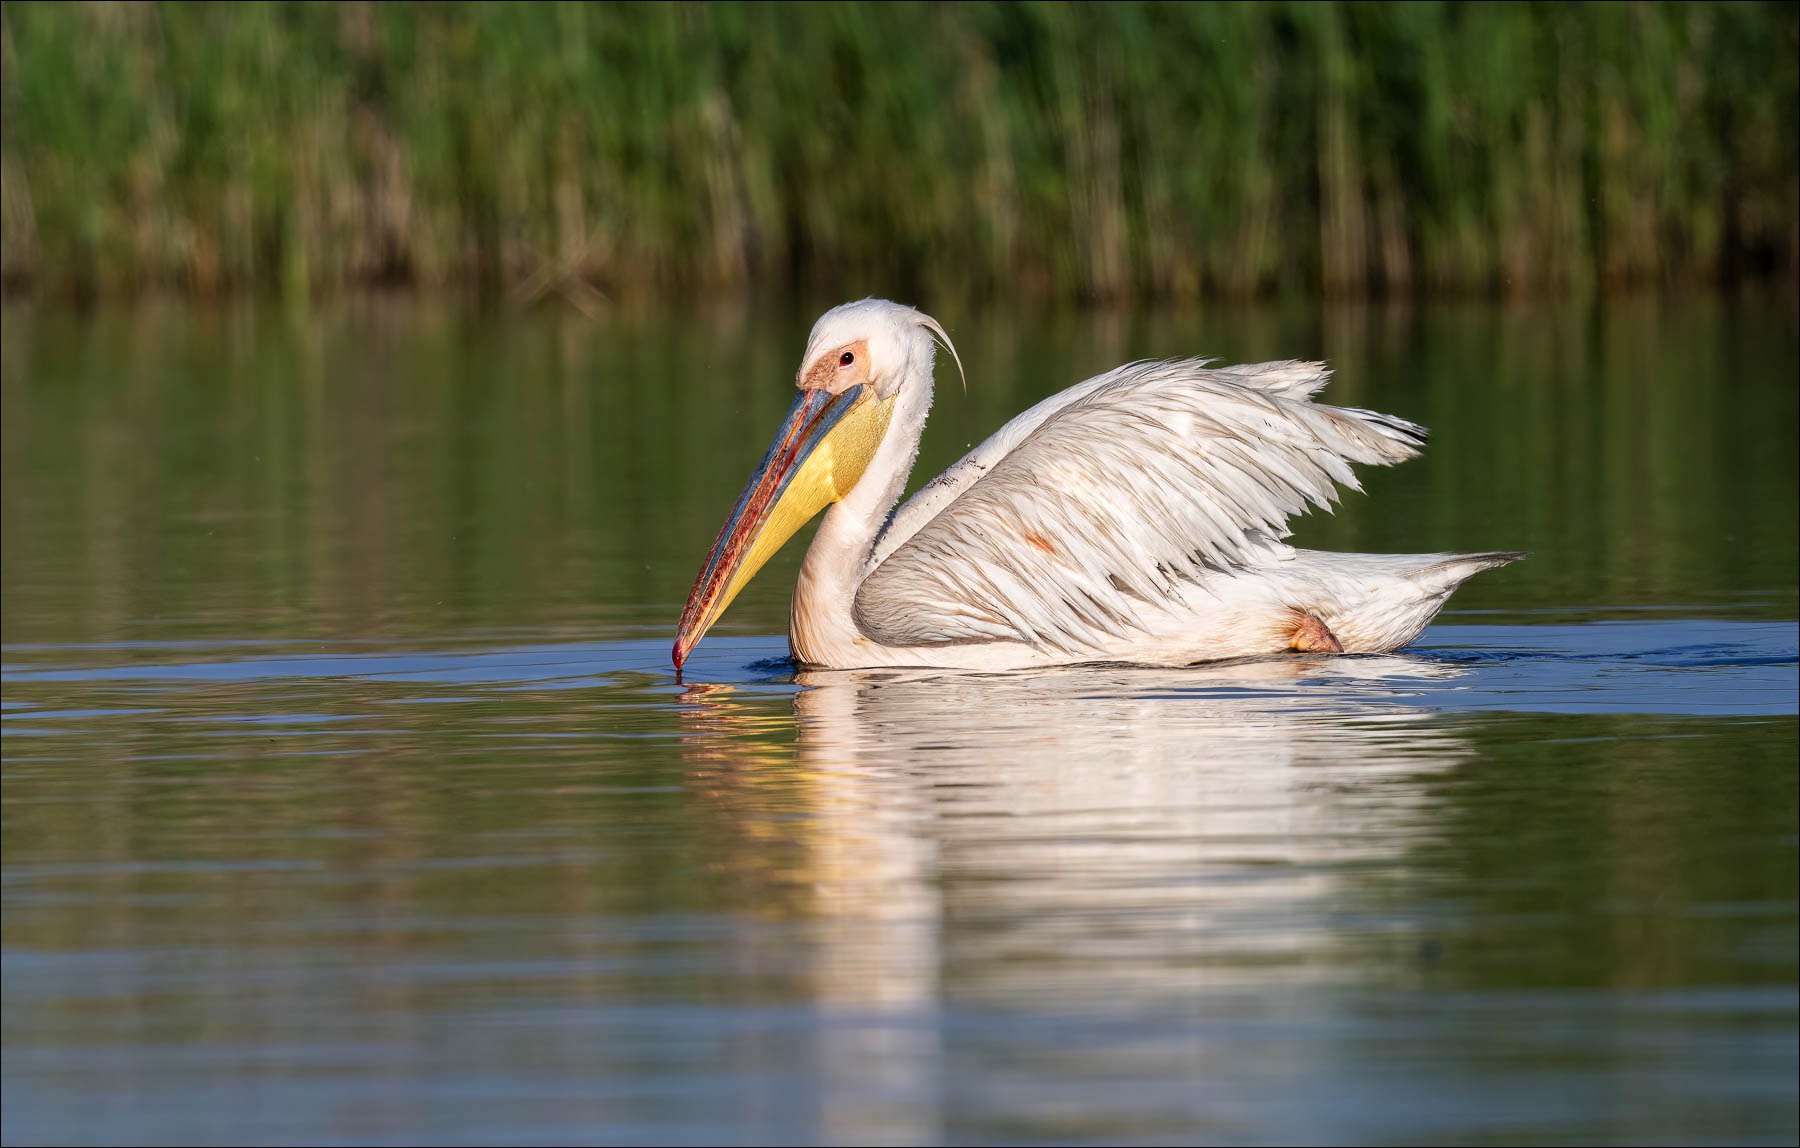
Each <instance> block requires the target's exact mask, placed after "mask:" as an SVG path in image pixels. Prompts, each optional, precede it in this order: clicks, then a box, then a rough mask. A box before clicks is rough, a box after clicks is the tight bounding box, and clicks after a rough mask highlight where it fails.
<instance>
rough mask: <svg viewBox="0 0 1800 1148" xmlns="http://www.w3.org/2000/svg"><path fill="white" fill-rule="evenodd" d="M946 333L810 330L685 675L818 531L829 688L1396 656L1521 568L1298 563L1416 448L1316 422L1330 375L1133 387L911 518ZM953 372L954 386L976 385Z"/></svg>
mask: <svg viewBox="0 0 1800 1148" xmlns="http://www.w3.org/2000/svg"><path fill="white" fill-rule="evenodd" d="M940 341H941V342H942V343H943V345H944V347H945V348H946V349H948V350H949V351H950V353H951V355H952V356H953V357H955V356H956V350H955V348H954V346H952V345H951V343H950V338H949V336H948V335H947V334H945V332H944V329H943V327H941V326H940V325H939V324H938V322H937V321H936V320H935V319H933V318H931V317H930V316H929V315H925V314H923V313H921V312H919V311H916V310H914V309H912V308H911V307H906V306H902V305H900V304H897V303H890V302H887V301H886V300H880V299H866V300H863V301H862V302H859V303H848V304H845V305H844V306H842V307H837V308H834V309H833V310H831V311H828V312H826V313H825V314H824V316H822V317H821V318H820V319H819V321H818V322H817V323H816V324H814V326H813V329H812V335H811V337H810V338H808V340H807V343H806V354H805V355H804V356H803V357H802V359H801V362H800V371H799V375H798V378H797V380H796V381H797V384H798V387H799V392H800V393H799V395H798V396H796V398H795V399H794V405H793V407H792V408H791V409H790V410H789V411H788V415H787V419H786V421H784V422H783V423H782V425H781V429H780V430H779V431H777V432H776V434H775V441H774V443H773V444H772V445H771V446H770V447H769V451H768V453H767V454H766V455H764V456H763V460H762V465H760V466H759V467H757V469H756V473H755V474H753V475H751V477H750V481H749V484H748V485H746V486H745V487H744V491H743V494H741V495H740V496H739V497H738V501H737V505H736V506H735V507H733V508H732V511H731V515H730V517H729V518H727V519H726V521H725V525H724V527H723V528H722V529H721V530H720V531H719V536H718V539H717V540H716V541H714V543H713V546H712V551H711V553H709V554H708V555H707V557H706V563H705V565H704V566H702V567H701V569H700V575H699V577H698V578H696V579H695V581H694V588H693V592H692V593H690V594H689V595H688V600H687V608H686V609H685V610H683V612H682V615H681V624H680V628H679V630H678V631H677V634H676V638H675V650H674V659H675V666H676V669H677V670H679V669H680V668H681V665H682V663H684V662H685V661H686V660H687V658H688V655H689V654H691V653H692V652H693V649H694V646H695V644H696V643H698V642H699V641H700V639H701V638H702V637H704V636H705V634H706V631H707V630H708V629H709V628H710V627H711V626H712V625H713V623H714V622H716V621H718V618H719V615H720V614H722V613H723V612H724V610H725V608H726V607H727V606H729V605H730V604H731V601H732V599H733V598H735V597H737V595H738V593H739V592H740V591H741V590H743V588H744V586H745V584H747V583H748V582H749V581H750V579H751V578H753V577H754V576H755V575H756V572H757V571H758V570H759V569H761V568H762V566H763V564H764V563H765V562H767V561H768V560H769V558H770V557H772V556H773V555H774V554H775V552H776V551H777V550H779V549H780V548H781V545H782V543H784V542H786V541H787V540H788V538H790V537H791V536H792V535H793V534H794V532H795V531H797V530H799V529H800V528H801V527H802V526H804V525H805V524H806V523H807V522H808V521H810V520H811V519H812V518H813V516H814V515H816V514H818V513H819V512H820V511H821V510H823V511H825V519H824V521H823V522H822V523H820V525H819V530H818V533H817V534H816V535H815V536H814V537H813V543H812V547H811V548H810V549H809V550H808V551H807V553H806V560H805V562H804V563H803V564H802V566H801V568H800V578H799V583H798V585H797V586H796V587H795V589H794V600H793V610H792V615H791V618H790V622H789V627H788V636H789V643H790V646H791V648H792V651H793V656H794V658H795V659H796V660H797V661H799V662H801V663H802V664H805V665H811V666H819V667H825V668H831V669H856V668H868V667H877V666H934V667H960V668H968V669H980V670H1004V669H1020V668H1025V667H1030V666H1050V665H1066V664H1072V663H1080V662H1130V663H1139V664H1148V665H1163V666H1170V665H1187V664H1191V663H1195V662H1203V661H1212V660H1217V659H1222V658H1238V657H1255V656H1261V655H1271V654H1278V653H1282V652H1284V651H1296V650H1297V651H1303V652H1309V653H1326V654H1335V653H1348V654H1362V653H1386V652H1389V651H1392V650H1395V649H1398V648H1399V647H1401V646H1403V645H1405V644H1406V643H1408V642H1410V641H1412V639H1413V638H1415V637H1416V636H1418V634H1419V632H1420V631H1421V630H1423V629H1424V628H1425V625H1426V623H1427V622H1429V621H1430V620H1431V619H1432V617H1433V616H1434V615H1435V614H1436V613H1437V612H1438V610H1439V609H1440V608H1442V607H1443V605H1444V602H1445V600H1446V599H1447V598H1448V597H1449V596H1450V593H1451V591H1453V590H1455V589H1456V587H1457V586H1459V585H1460V584H1461V583H1462V582H1463V581H1464V580H1465V579H1466V578H1468V577H1469V576H1471V575H1473V574H1475V573H1477V572H1479V571H1482V570H1487V569H1490V568H1492V567H1495V566H1502V565H1504V564H1506V563H1508V562H1511V561H1513V560H1514V559H1516V558H1519V557H1522V555H1520V554H1517V553H1510V552H1509V553H1501V552H1495V553H1486V554H1335V553H1326V552H1323V551H1315V550H1300V549H1296V548H1295V547H1292V546H1289V545H1287V544H1286V543H1284V542H1282V541H1281V539H1282V538H1284V537H1286V535H1287V530H1286V522H1287V519H1288V518H1289V517H1290V516H1292V515H1294V514H1298V513H1301V512H1303V511H1304V510H1305V509H1306V508H1307V504H1308V503H1311V504H1312V505H1314V506H1318V507H1321V508H1324V509H1327V510H1329V509H1330V506H1331V504H1332V503H1333V502H1334V501H1335V500H1336V498H1337V487H1338V485H1339V484H1341V485H1344V486H1347V487H1350V488H1352V489H1360V487H1359V486H1358V484H1357V481H1356V476H1355V475H1354V474H1353V473H1352V472H1351V469H1350V464H1351V463H1368V464H1376V465H1388V464H1392V463H1396V462H1400V461H1402V460H1404V459H1408V458H1412V457H1413V456H1414V455H1416V454H1417V453H1418V448H1419V446H1420V445H1421V444H1422V443H1423V442H1424V440H1425V429H1424V428H1423V427H1420V426H1417V425H1415V424H1413V423H1410V422H1407V421H1406V420H1404V419H1399V418H1395V417H1393V416H1391V415H1382V414H1376V413H1374V412H1372V411H1364V410H1355V409H1350V408H1343V407H1329V406H1323V405H1321V404H1318V403H1315V402H1313V401H1312V396H1313V394H1314V392H1316V391H1318V390H1319V389H1320V388H1321V387H1323V386H1324V385H1325V383H1326V381H1327V379H1328V377H1329V371H1328V370H1327V368H1326V367H1325V366H1324V365H1323V364H1321V363H1302V362H1291V361H1290V362H1277V363H1257V364H1251V365H1244V366H1235V367H1212V366H1209V365H1208V364H1207V361H1206V360H1203V359H1186V360H1180V361H1170V362H1144V363H1131V364H1128V365H1126V366H1123V367H1119V368H1117V369H1115V370H1112V371H1108V372H1107V373H1106V374H1103V375H1100V376H1097V377H1095V378H1092V379H1089V380H1087V381H1086V382H1084V383H1079V384H1077V385H1076V386H1073V387H1070V388H1069V389H1068V390H1066V391H1063V392H1062V393H1061V394H1057V395H1053V396H1051V397H1050V398H1048V399H1045V400H1044V401H1043V402H1041V403H1039V404H1038V405H1036V406H1034V407H1032V408H1031V409H1030V410H1028V411H1026V412H1025V413H1024V414H1021V415H1019V416H1018V417H1017V418H1015V419H1013V420H1012V421H1011V422H1009V423H1007V424H1006V425H1005V426H1003V427H1001V428H1000V430H999V431H998V432H996V433H995V434H994V436H993V437H992V438H989V439H988V440H987V441H986V442H984V443H982V444H981V445H980V446H978V447H976V448H975V449H974V450H972V451H970V452H969V453H968V454H967V455H966V456H964V457H963V459H962V461H960V462H958V463H957V464H956V465H955V466H952V467H951V468H950V469H949V470H947V471H945V472H944V473H943V474H942V475H939V476H938V477H937V478H936V479H935V480H933V481H932V482H931V483H930V484H929V485H927V486H925V487H924V488H923V489H922V490H920V491H919V492H918V493H917V494H915V495H913V497H912V498H910V499H908V500H907V502H906V504H905V505H904V506H901V507H900V508H899V509H898V510H895V509H894V505H895V503H896V502H897V501H898V500H899V498H900V494H901V491H902V490H903V489H904V488H905V485H906V480H907V476H908V475H909V474H910V473H911V471H912V465H913V460H914V458H915V457H917V454H918V450H919V435H920V433H921V432H922V431H923V430H924V427H925V416H926V414H927V412H929V411H930V409H931V397H932V368H933V366H934V363H935V359H936V350H937V343H938V342H940ZM961 366H962V364H961V359H960V358H957V368H958V370H959V371H960V370H961Z"/></svg>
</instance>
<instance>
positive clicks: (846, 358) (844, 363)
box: [838, 351, 856, 367]
mask: <svg viewBox="0 0 1800 1148" xmlns="http://www.w3.org/2000/svg"><path fill="white" fill-rule="evenodd" d="M854 362H856V356H855V355H853V354H851V353H850V352H849V351H845V352H844V353H843V354H841V355H839V356H838V366H840V367H848V366H849V365H850V364H851V363H854Z"/></svg>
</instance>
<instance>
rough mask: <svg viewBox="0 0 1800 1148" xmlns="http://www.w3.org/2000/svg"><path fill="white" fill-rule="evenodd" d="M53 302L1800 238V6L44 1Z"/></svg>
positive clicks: (19, 226)
mask: <svg viewBox="0 0 1800 1148" xmlns="http://www.w3.org/2000/svg"><path fill="white" fill-rule="evenodd" d="M3 11H4V15H3V21H4V83H3V91H4V97H3V105H0V106H3V114H4V133H3V135H4V143H3V145H0V177H3V182H4V198H3V203H4V211H3V213H0V214H3V219H0V224H3V238H4V242H3V254H0V274H3V276H4V282H5V284H6V285H7V287H8V288H9V289H13V290H32V289H35V290H39V291H42V292H46V293H51V294H75V295H93V294H114V293H124V292H131V291H138V290H144V289H150V288H158V289H161V288H178V289H185V290H189V291H193V292H195V293H201V294H205V293H211V292H219V291H228V290H239V289H245V288H257V287H272V288H279V289H282V290H285V291H288V292H292V293H303V292H307V291H311V292H318V291H324V290H329V289H332V288H337V287H342V286H345V285H352V284H369V283H406V284H416V285H423V286H437V285H452V284H463V283H476V284H481V285H483V286H485V287H488V288H499V289H504V290H508V291H511V292H514V293H515V294H516V295H518V296H520V297H522V298H534V297H538V296H541V295H544V294H547V293H553V292H556V293H562V294H565V295H567V296H569V297H571V298H573V299H575V300H576V301H577V302H580V301H581V300H584V299H588V298H592V297H594V293H595V292H601V293H605V294H607V295H610V296H614V297H618V296H628V295H658V294H669V293H673V292H678V291H679V292H702V293H712V292H717V293H729V292H736V291H740V290H743V289H745V288H746V287H747V286H749V285H751V284H755V285H756V286H757V287H759V288H765V287H776V288H782V289H786V290H795V289H798V290H828V289H835V290H839V291H842V290H844V289H846V288H851V287H854V288H857V289H867V290H872V291H879V292H881V293H884V294H889V293H909V292H910V293H915V294H919V293H929V294H931V295H932V296H934V297H940V298H941V297H943V296H944V295H947V294H954V295H960V296H983V295H999V294H1004V295H1006V296H1009V297H1018V296H1027V297H1040V298H1079V299H1086V300H1110V299H1120V298H1128V297H1147V296H1157V297H1173V298H1191V297H1199V296H1205V295H1247V294H1255V293H1261V292H1269V291H1279V290H1296V289H1299V290H1322V291H1324V292H1326V293H1332V294H1358V293H1364V292H1373V293H1399V292H1411V291H1450V290H1454V291H1468V292H1502V293H1520V292H1531V291H1543V290H1556V291H1563V290H1576V291H1589V290H1598V289H1605V288H1608V287H1614V286H1620V285H1625V284H1633V283H1647V282H1648V283H1671V282H1685V281H1733V280H1738V279H1742V278H1747V277H1755V276H1769V275H1781V276H1785V275H1791V274H1792V273H1793V272H1794V270H1795V268H1796V267H1797V266H1800V174H1797V173H1800V160H1797V157H1796V147H1797V145H1796V139H1797V137H1800V124H1797V113H1796V108H1797V107H1800V79H1797V77H1800V64H1797V63H1796V60H1797V59H1800V6H1796V5H1794V4H1792V3H1725V4H1711V3H1708V4H1581V5H1574V4H1514V5H1485V4H1469V5H1463V4H1436V3H1421V4H1394V5H1388V4H1311V3H1295V4H1267V5H1230V4H1221V5H1184V4H1131V3H1107V4H1066V5H1054V4H1037V3H1004V4H982V5H948V4H918V3H898V4H844V5H816V4H805V5H801V4H768V5H753V6H746V5H737V4H717V5H699V4H645V5H637V4H593V5H588V4H555V5H549V4H516V3H511V4H499V3H491V4H490V3H472V4H455V5H445V4H371V3H339V4H301V3H243V4H230V5H225V4H197V3H166V4H145V5H138V4H123V3H89V4H46V3H29V2H23V0H10V2H9V3H7V4H6V5H5V6H4V10H3Z"/></svg>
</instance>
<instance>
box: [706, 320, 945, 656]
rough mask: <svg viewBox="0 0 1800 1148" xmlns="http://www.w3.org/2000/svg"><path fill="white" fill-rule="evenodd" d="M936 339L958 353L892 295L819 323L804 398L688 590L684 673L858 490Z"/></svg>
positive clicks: (809, 343)
mask: <svg viewBox="0 0 1800 1148" xmlns="http://www.w3.org/2000/svg"><path fill="white" fill-rule="evenodd" d="M934 338H935V339H937V340H940V341H942V342H943V344H944V346H945V347H949V348H950V353H951V355H952V356H955V355H956V350H955V348H954V347H950V339H949V336H948V335H946V334H945V333H944V329H943V327H941V326H940V325H939V324H938V321H937V320H936V319H933V318H932V317H931V316H929V315H926V314H924V313H923V312H920V311H915V310H914V309H912V308H911V307H906V306H903V305H901V304H899V303H890V302H888V301H886V300H884V299H865V300H863V301H861V302H859V303H846V304H844V305H843V306H841V307H835V308H833V309H832V310H830V311H827V312H826V313H825V314H824V315H822V316H821V317H820V318H819V321H818V322H817V323H815V324H813V329H812V334H811V335H810V336H809V337H808V338H807V340H806V353H805V355H803V356H802V357H801V360H800V370H799V373H798V374H797V375H796V376H795V379H794V384H795V386H796V387H797V388H798V389H799V392H800V393H799V394H798V395H797V396H795V398H794V405H793V406H792V407H790V408H789V409H788V413H787V418H786V419H784V420H783V421H782V424H781V429H780V430H778V431H776V432H775V441H774V442H773V443H771V444H770V446H769V450H768V453H766V454H764V455H763V460H762V463H761V465H759V466H758V467H757V468H756V472H755V473H754V474H752V475H751V476H750V481H749V482H748V483H747V484H746V485H745V486H744V492H743V493H742V494H740V495H739V496H738V500H737V505H736V506H734V507H733V508H732V511H731V515H730V517H728V518H727V519H726V520H725V525H724V527H722V528H721V529H720V531H719V536H718V538H717V539H716V540H715V541H714V542H713V546H712V551H711V552H710V553H709V554H707V556H706V563H705V565H704V566H702V567H701V568H700V576H699V577H698V578H696V579H695V580H694V588H693V590H692V592H690V593H689V594H688V600H687V607H686V609H684V610H683V611H682V613H681V625H680V627H679V629H678V630H677V631H676V636H675V650H674V660H675V668H676V669H677V670H679V669H680V668H681V664H682V663H683V662H685V661H686V660H687V657H688V654H689V653H690V652H691V651H692V650H693V648H694V646H695V645H697V644H698V643H699V641H700V639H701V638H703V637H704V636H705V635H706V631H707V630H709V629H710V628H711V627H712V624H713V623H714V622H716V621H718V619H719V615H721V614H723V613H724V612H725V607H727V606H729V605H730V604H731V601H732V599H734V598H736V597H737V596H738V593H739V592H740V591H742V590H743V588H744V587H745V586H746V585H748V584H749V582H750V579H752V578H753V577H755V576H756V572H757V571H758V570H761V569H762V567H763V564H764V563H766V562H767V561H768V560H769V559H770V558H772V557H774V555H775V552H776V551H777V550H780V549H781V546H782V544H783V543H784V542H786V541H787V540H788V539H789V538H791V537H793V535H794V532H795V531H797V530H799V529H800V528H801V527H802V526H805V525H806V524H807V523H808V522H810V521H811V520H812V518H813V516H814V515H816V514H818V513H819V512H820V511H821V510H823V509H825V508H826V507H827V506H829V505H831V504H832V503H834V502H837V501H839V500H841V499H843V498H844V497H845V496H846V495H848V494H849V493H850V492H851V490H852V489H854V488H855V486H856V484H857V481H858V480H859V479H861V478H862V476H863V472H864V471H865V470H867V469H868V466H869V462H870V460H871V459H873V458H874V457H875V454H876V452H877V451H878V450H879V449H880V448H881V444H882V442H883V440H884V439H885V438H886V437H887V432H888V426H889V424H890V423H892V422H893V418H894V411H895V408H896V406H897V405H898V403H899V402H900V400H901V397H902V393H903V392H908V393H910V392H911V391H913V390H914V389H916V388H923V389H925V390H926V391H929V389H930V387H931V368H932V362H933V357H934V354H935V345H934V343H933V339H934ZM961 368H962V362H961V360H960V359H958V361H957V369H958V370H959V371H960V370H961ZM908 461H909V462H910V459H908Z"/></svg>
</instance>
